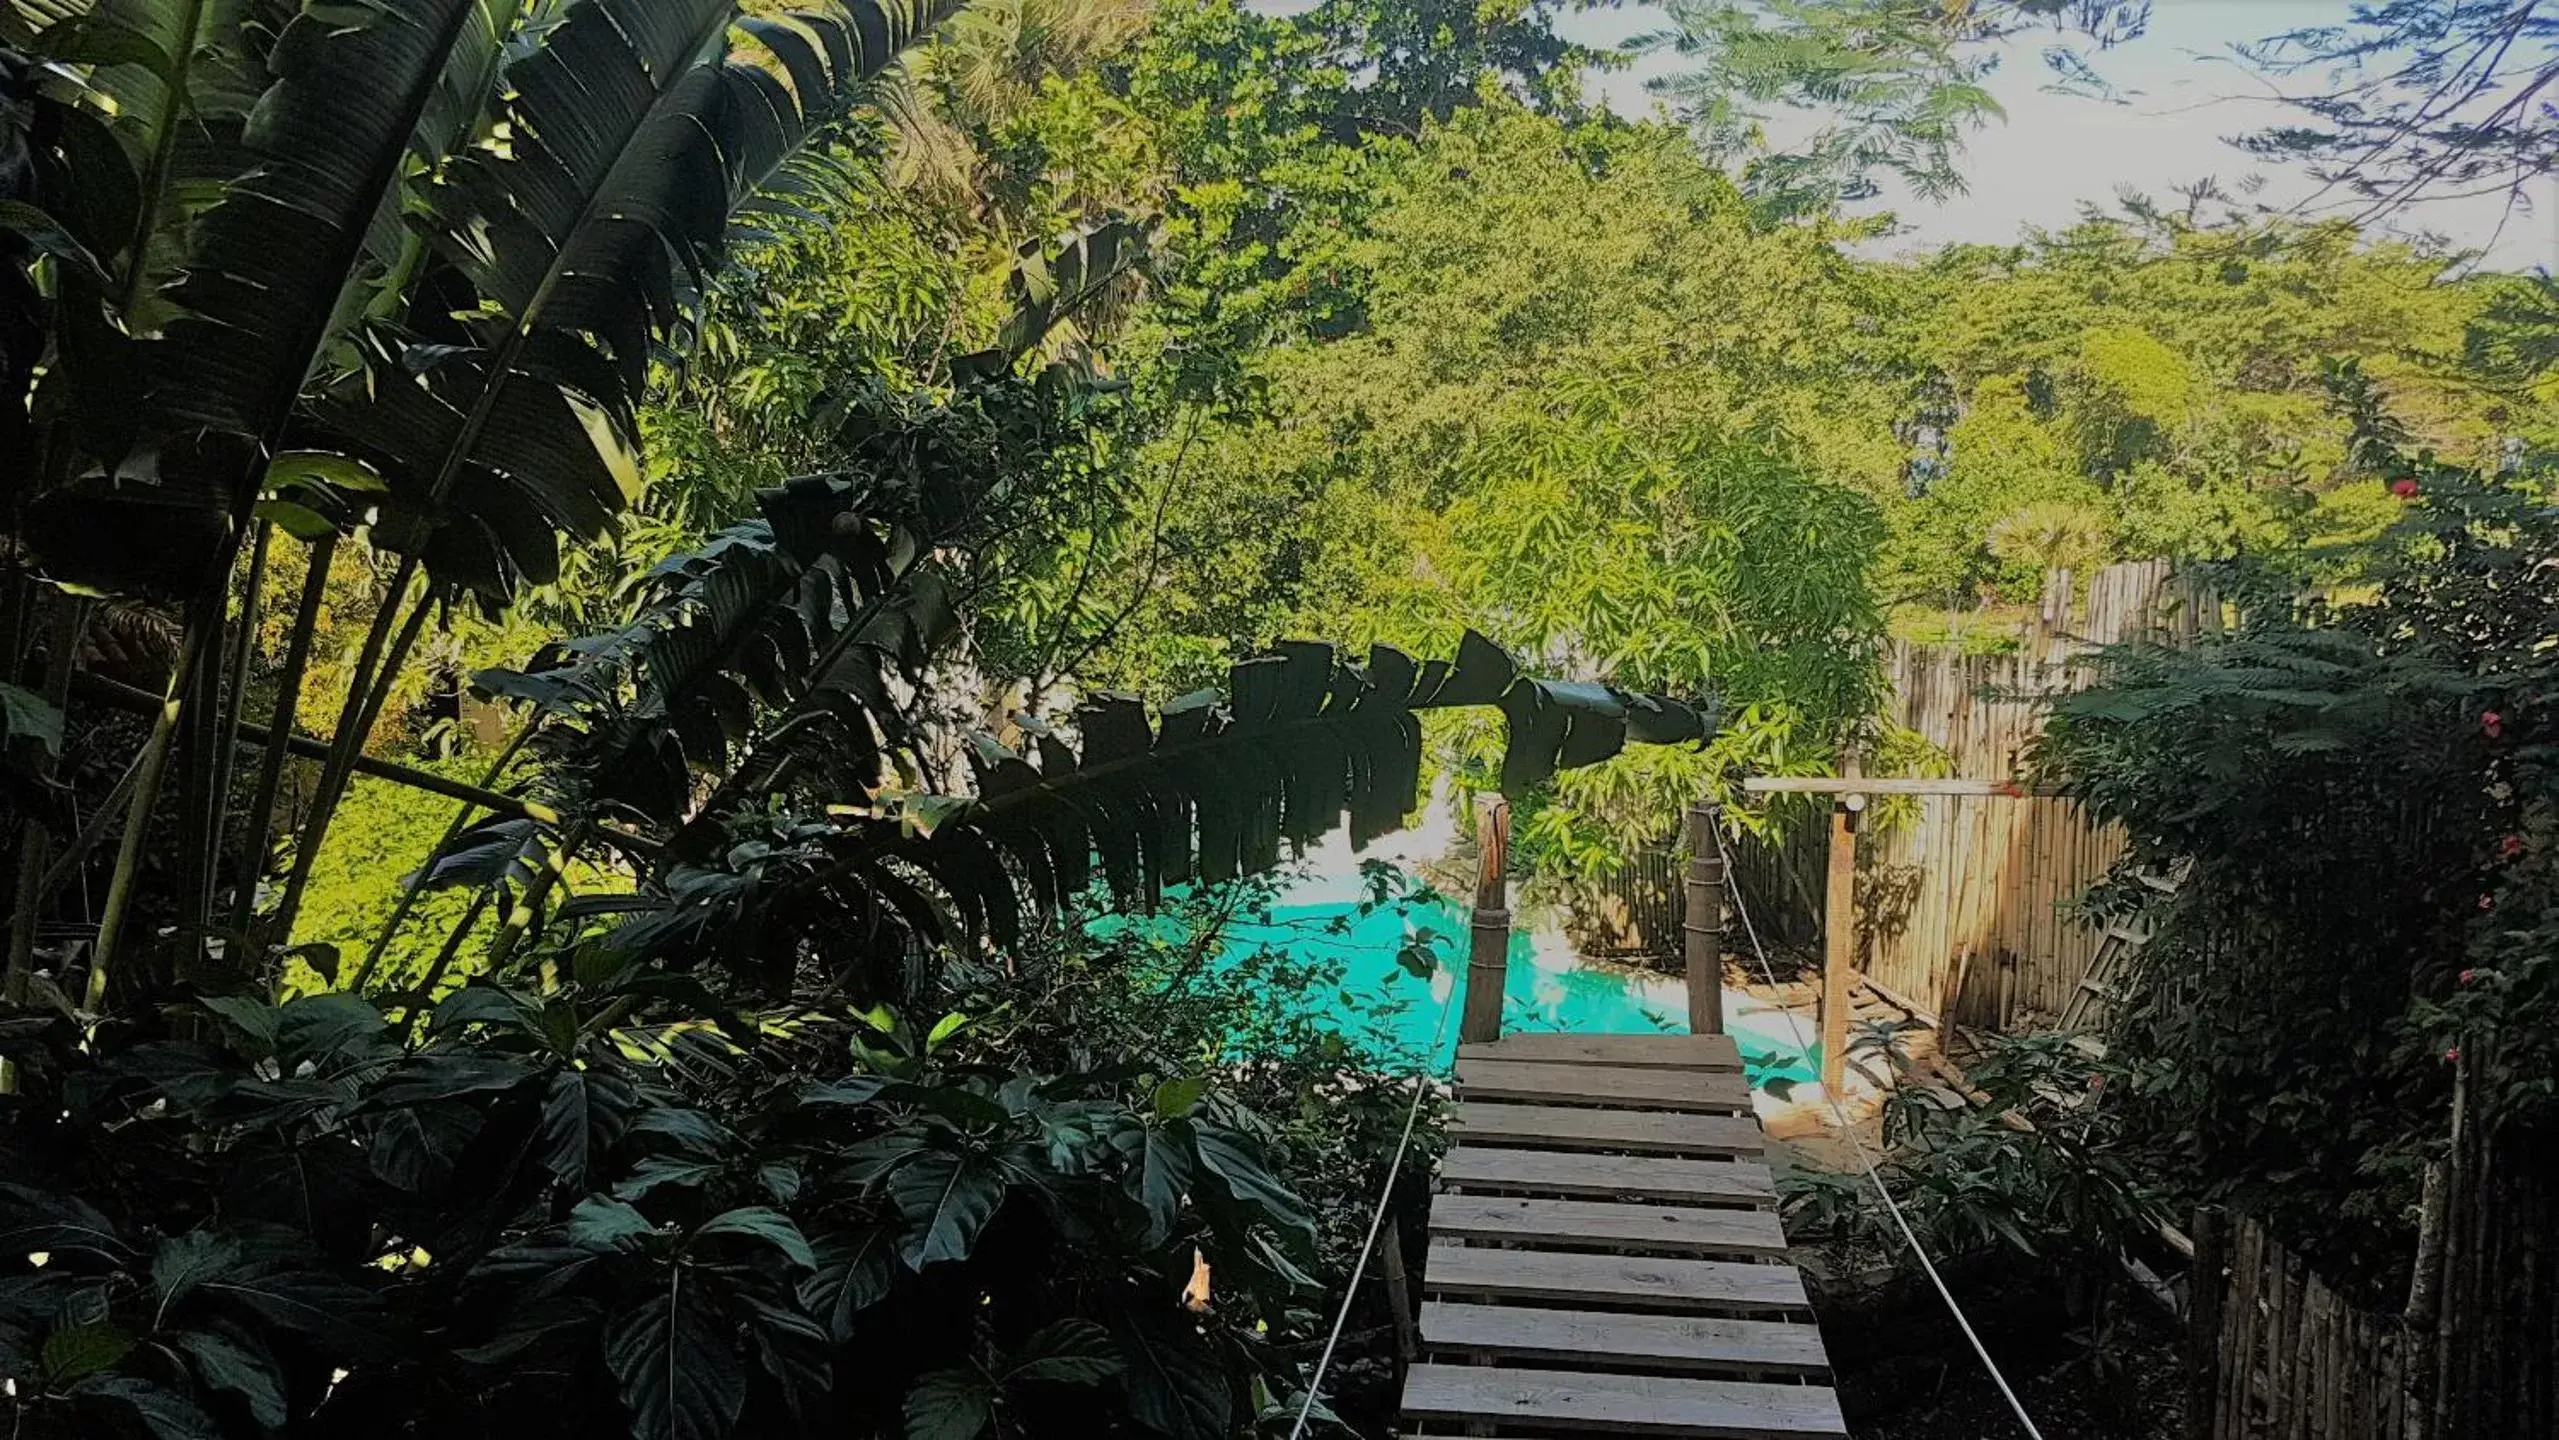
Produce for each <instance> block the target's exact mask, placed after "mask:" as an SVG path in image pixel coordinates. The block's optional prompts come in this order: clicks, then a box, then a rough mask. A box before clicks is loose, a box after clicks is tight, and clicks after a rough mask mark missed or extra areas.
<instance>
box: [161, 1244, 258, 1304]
mask: <svg viewBox="0 0 2559 1440" xmlns="http://www.w3.org/2000/svg"><path fill="white" fill-rule="evenodd" d="M239 1264H240V1242H239V1241H238V1240H237V1239H234V1238H233V1237H231V1236H228V1235H224V1234H222V1233H220V1232H218V1231H214V1230H190V1231H188V1232H186V1233H185V1234H183V1235H172V1236H170V1237H169V1238H168V1239H166V1240H163V1241H161V1242H160V1244H159V1248H157V1249H156V1250H154V1251H153V1252H152V1254H151V1288H152V1291H153V1293H154V1295H155V1297H156V1298H157V1302H158V1308H159V1311H160V1313H161V1314H163V1315H166V1314H167V1313H168V1312H169V1309H170V1307H171V1306H174V1305H176V1304H177V1303H178V1302H179V1301H181V1300H184V1299H186V1298H187V1296H188V1294H189V1293H190V1292H192V1291H193V1290H194V1289H195V1288H196V1287H197V1286H198V1285H201V1284H203V1283H204V1282H205V1281H207V1280H210V1279H212V1278H214V1277H216V1276H219V1275H223V1274H227V1273H228V1272H230V1271H231V1270H233V1269H236V1268H238V1266H239Z"/></svg>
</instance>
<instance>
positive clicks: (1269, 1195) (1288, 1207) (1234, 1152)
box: [1197, 1125, 1315, 1238]
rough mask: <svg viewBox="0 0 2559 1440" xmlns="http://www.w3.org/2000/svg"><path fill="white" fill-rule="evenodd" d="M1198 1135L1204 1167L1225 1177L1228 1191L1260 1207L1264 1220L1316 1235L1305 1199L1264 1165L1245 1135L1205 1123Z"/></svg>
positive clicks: (1241, 1199)
mask: <svg viewBox="0 0 2559 1440" xmlns="http://www.w3.org/2000/svg"><path fill="white" fill-rule="evenodd" d="M1197 1135H1198V1143H1199V1157H1200V1166H1201V1168H1203V1169H1205V1170H1207V1171H1208V1172H1209V1173H1211V1174H1213V1175H1215V1176H1217V1178H1219V1179H1220V1180H1223V1181H1225V1182H1226V1193H1227V1194H1228V1195H1230V1196H1232V1197H1234V1199H1235V1200H1236V1201H1238V1202H1239V1203H1242V1204H1245V1205H1250V1206H1253V1207H1254V1208H1255V1209H1258V1210H1260V1211H1261V1212H1262V1218H1263V1219H1264V1220H1266V1221H1268V1222H1270V1223H1271V1224H1272V1225H1275V1226H1277V1227H1279V1228H1280V1229H1283V1230H1293V1231H1297V1232H1300V1233H1302V1234H1304V1235H1306V1236H1308V1237H1309V1238H1312V1237H1313V1235H1314V1233H1315V1221H1314V1219H1313V1218H1312V1217H1311V1216H1309V1215H1308V1214H1307V1213H1306V1205H1305V1202H1304V1201H1301V1200H1299V1199H1298V1198H1297V1196H1296V1195H1295V1194H1294V1193H1292V1192H1291V1191H1290V1190H1289V1188H1288V1187H1287V1186H1286V1185H1283V1184H1281V1183H1280V1181H1279V1178H1278V1177H1277V1176H1274V1175H1273V1174H1271V1172H1270V1171H1269V1170H1267V1169H1264V1168H1263V1166H1262V1163H1261V1161H1260V1160H1258V1159H1256V1158H1255V1157H1254V1156H1253V1154H1252V1153H1251V1152H1250V1151H1249V1150H1247V1149H1246V1148H1245V1145H1246V1142H1245V1140H1244V1137H1243V1136H1241V1135H1239V1134H1237V1133H1235V1132H1234V1131H1232V1130H1229V1129H1226V1128H1225V1127H1224V1126H1220V1125H1201V1126H1199V1127H1198V1129H1197Z"/></svg>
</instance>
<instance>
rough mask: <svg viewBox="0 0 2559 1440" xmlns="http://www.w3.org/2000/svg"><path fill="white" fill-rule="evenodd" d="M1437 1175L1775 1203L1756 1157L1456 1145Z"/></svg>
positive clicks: (1642, 1195)
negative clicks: (1713, 1157)
mask: <svg viewBox="0 0 2559 1440" xmlns="http://www.w3.org/2000/svg"><path fill="white" fill-rule="evenodd" d="M1439 1180H1440V1183H1441V1184H1442V1185H1452V1186H1456V1187H1458V1188H1460V1189H1464V1190H1473V1191H1509V1192H1516V1193H1520V1194H1528V1195H1564V1196H1575V1197H1590V1198H1611V1197H1622V1198H1625V1199H1629V1200H1658V1201H1662V1202H1664V1203H1667V1204H1680V1205H1747V1206H1753V1207H1767V1206H1773V1205H1775V1204H1776V1203H1777V1182H1776V1180H1775V1179H1774V1178H1772V1177H1771V1176H1770V1175H1769V1173H1768V1167H1767V1166H1765V1165H1763V1164H1760V1163H1759V1162H1758V1161H1756V1160H1680V1159H1673V1158H1669V1157H1665V1156H1658V1155H1580V1154H1573V1153H1569V1152H1564V1151H1555V1150H1501V1149H1494V1148H1491V1147H1488V1146H1460V1147H1459V1148H1457V1149H1455V1150H1451V1151H1449V1152H1448V1154H1446V1155H1445V1156H1442V1157H1441V1159H1440V1162H1439Z"/></svg>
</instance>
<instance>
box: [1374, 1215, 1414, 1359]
mask: <svg viewBox="0 0 2559 1440" xmlns="http://www.w3.org/2000/svg"><path fill="white" fill-rule="evenodd" d="M1377 1240H1378V1246H1379V1254H1378V1257H1377V1258H1378V1259H1379V1260H1380V1261H1381V1262H1383V1263H1384V1266H1385V1274H1386V1305H1387V1308H1388V1309H1390V1310H1393V1311H1394V1312H1395V1358H1396V1360H1397V1361H1399V1362H1400V1363H1399V1364H1398V1366H1397V1367H1396V1371H1397V1374H1396V1378H1397V1379H1399V1380H1400V1379H1402V1378H1403V1375H1402V1371H1403V1367H1404V1366H1406V1365H1410V1364H1412V1363H1413V1362H1414V1361H1416V1360H1418V1359H1420V1358H1421V1357H1422V1332H1421V1327H1420V1326H1419V1325H1418V1324H1417V1323H1416V1317H1415V1315H1414V1314H1413V1282H1412V1278H1411V1277H1410V1276H1409V1275H1407V1274H1406V1273H1405V1271H1404V1227H1403V1226H1401V1225H1398V1224H1395V1223H1393V1220H1392V1219H1391V1217H1390V1219H1389V1221H1388V1223H1387V1226H1386V1230H1385V1233H1384V1234H1381V1235H1379V1236H1378V1237H1377Z"/></svg>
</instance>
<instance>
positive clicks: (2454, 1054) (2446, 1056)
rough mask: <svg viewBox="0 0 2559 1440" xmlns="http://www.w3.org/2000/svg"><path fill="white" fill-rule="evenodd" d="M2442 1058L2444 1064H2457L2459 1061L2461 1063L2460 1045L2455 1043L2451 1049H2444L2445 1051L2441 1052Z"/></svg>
mask: <svg viewBox="0 0 2559 1440" xmlns="http://www.w3.org/2000/svg"><path fill="white" fill-rule="evenodd" d="M2443 1060H2444V1063H2445V1064H2446V1065H2458V1064H2460V1063H2461V1047H2460V1046H2458V1045H2455V1046H2453V1047H2452V1048H2451V1049H2449V1050H2446V1051H2445V1052H2443Z"/></svg>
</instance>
